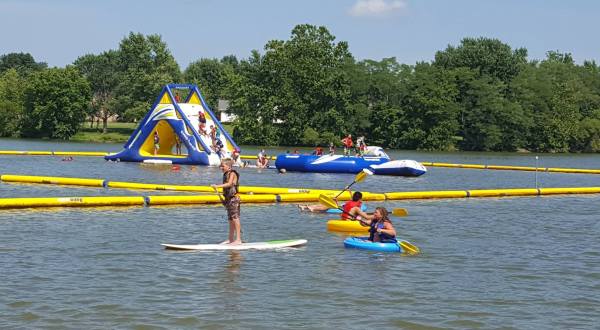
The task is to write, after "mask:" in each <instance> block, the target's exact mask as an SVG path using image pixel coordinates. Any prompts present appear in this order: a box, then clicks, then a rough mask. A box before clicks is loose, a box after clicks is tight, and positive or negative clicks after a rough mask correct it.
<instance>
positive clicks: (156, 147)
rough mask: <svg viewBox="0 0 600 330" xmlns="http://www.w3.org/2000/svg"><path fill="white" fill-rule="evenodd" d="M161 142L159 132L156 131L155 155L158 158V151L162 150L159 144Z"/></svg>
mask: <svg viewBox="0 0 600 330" xmlns="http://www.w3.org/2000/svg"><path fill="white" fill-rule="evenodd" d="M159 142H160V137H159V136H158V131H154V155H155V156H156V155H157V154H158V149H159V148H160V145H159V144H158V143H159Z"/></svg>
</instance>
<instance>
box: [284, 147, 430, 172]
mask: <svg viewBox="0 0 600 330" xmlns="http://www.w3.org/2000/svg"><path fill="white" fill-rule="evenodd" d="M275 166H276V167H277V169H285V170H286V171H296V172H320V173H358V172H360V171H362V170H363V169H368V170H370V171H371V172H373V173H374V174H378V175H396V176H420V175H423V174H425V173H426V172H427V169H426V168H425V166H423V165H422V164H421V163H419V162H417V161H415V160H391V159H390V157H389V156H388V155H387V154H386V153H385V152H384V151H383V149H382V148H381V147H375V146H370V147H368V148H367V152H366V153H365V155H364V156H362V157H351V156H343V155H329V154H328V155H323V156H315V155H299V154H282V155H278V156H277V159H276V160H275Z"/></svg>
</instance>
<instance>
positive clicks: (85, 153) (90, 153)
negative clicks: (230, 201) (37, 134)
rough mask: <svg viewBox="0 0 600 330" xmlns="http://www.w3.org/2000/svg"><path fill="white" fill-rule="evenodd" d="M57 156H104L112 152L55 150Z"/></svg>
mask: <svg viewBox="0 0 600 330" xmlns="http://www.w3.org/2000/svg"><path fill="white" fill-rule="evenodd" d="M53 153H54V155H55V156H84V157H104V156H107V155H110V154H111V153H110V152H100V151H54V152H53Z"/></svg>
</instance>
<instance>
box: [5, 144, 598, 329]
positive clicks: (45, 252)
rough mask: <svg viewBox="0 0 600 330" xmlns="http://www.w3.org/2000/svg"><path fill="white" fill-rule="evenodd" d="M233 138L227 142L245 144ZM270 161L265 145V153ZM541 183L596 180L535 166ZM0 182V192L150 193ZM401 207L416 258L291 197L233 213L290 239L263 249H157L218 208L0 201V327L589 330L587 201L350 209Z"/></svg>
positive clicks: (264, 232)
mask: <svg viewBox="0 0 600 330" xmlns="http://www.w3.org/2000/svg"><path fill="white" fill-rule="evenodd" d="M120 149H121V145H120V144H78V143H56V142H43V141H25V140H10V139H0V150H56V151H63V150H77V151H86V150H90V151H118V150H120ZM255 151H256V149H252V148H244V150H243V152H244V153H246V154H248V153H255ZM272 151H273V152H272V153H273V154H274V153H275V150H274V149H272ZM391 155H392V156H393V158H396V159H415V160H419V161H438V162H453V163H472V164H501V165H522V166H535V155H532V154H497V153H422V152H403V151H394V152H391ZM538 162H539V166H540V167H573V168H600V156H599V155H540V159H539V161H538ZM0 174H27V175H52V176H72V177H89V178H105V179H110V180H121V181H136V182H150V183H173V184H198V185H205V184H209V183H215V182H218V181H219V180H220V178H221V172H220V171H219V170H218V169H217V168H207V167H199V168H198V169H197V170H195V171H193V170H191V168H190V167H189V166H182V169H181V171H178V172H174V171H171V170H170V169H169V168H168V167H167V168H164V167H158V168H157V167H151V166H143V165H140V164H133V163H111V162H105V161H104V160H103V159H102V158H98V157H75V160H74V161H72V162H62V161H61V158H60V157H45V156H0ZM352 178H353V175H344V174H311V173H287V174H284V175H279V174H276V172H275V171H273V170H256V169H243V170H241V183H242V184H243V185H264V186H280V187H309V188H326V189H339V188H342V187H343V186H345V185H346V184H348V183H350V182H351V181H352ZM538 181H539V185H540V186H541V187H578V186H600V175H584V174H559V173H539V174H538ZM534 185H535V173H532V172H517V171H482V170H467V169H449V168H429V172H428V173H427V174H425V175H423V176H422V177H419V178H400V177H398V178H397V177H380V176H371V177H369V178H367V180H365V181H364V182H362V183H360V184H357V188H359V189H361V190H364V191H373V192H386V191H415V190H456V189H491V188H523V187H534ZM161 193H162V194H165V193H166V194H176V193H174V192H154V191H128V190H108V189H102V188H76V187H64V186H46V185H24V184H9V183H0V197H34V196H39V197H42V196H52V197H55V196H97V195H105V196H109V195H136V196H139V195H156V194H161ZM368 205H369V206H370V207H371V208H372V207H374V206H378V205H385V206H386V207H388V208H394V207H405V208H407V209H408V211H409V213H410V215H409V216H408V217H405V218H394V219H393V221H394V224H395V226H396V229H397V230H398V232H399V236H400V237H401V238H403V239H406V240H408V241H410V242H412V243H413V244H415V245H417V246H419V247H420V249H421V250H422V254H421V255H418V256H415V257H406V256H401V255H398V254H384V253H373V252H366V251H360V250H346V249H345V248H344V246H343V244H342V241H343V237H342V236H336V235H333V234H331V233H328V232H327V231H326V230H325V222H326V220H327V219H330V218H331V217H327V216H323V215H309V214H304V213H299V212H298V209H297V207H296V206H295V205H293V204H279V205H278V204H265V205H242V225H243V230H244V235H243V236H244V239H245V240H246V241H264V240H270V239H287V238H306V239H308V241H309V242H308V245H307V246H306V247H303V248H299V249H289V250H281V251H242V252H208V253H207V252H198V253H196V252H191V253H177V252H169V251H165V250H163V249H162V248H161V246H160V243H166V242H169V243H181V244H189V243H213V242H219V241H221V240H223V239H224V238H225V236H226V234H227V222H226V214H225V211H224V209H223V208H222V207H219V206H186V207H181V206H177V207H130V208H62V209H47V210H43V209H35V210H33V209H25V210H4V211H2V210H0V265H1V270H0V279H1V281H0V327H1V328H5V329H13V328H22V329H30V328H56V329H65V328H66V329H84V328H85V329H106V328H135V329H171V328H191V329H197V328H203V329H221V328H233V329H247V328H254V329H257V328H307V329H332V328H359V329H363V328H371V327H373V328H403V329H434V328H435V329H437V328H445V329H465V328H486V329H489V328H492V329H498V328H518V329H543V328H556V329H575V328H596V329H598V327H599V324H600V317H599V316H598V315H600V251H599V247H600V224H599V219H600V216H599V214H600V196H599V195H578V196H554V197H524V198H487V199H448V200H419V201H397V202H385V203H374V202H372V203H368Z"/></svg>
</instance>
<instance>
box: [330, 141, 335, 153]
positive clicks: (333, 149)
mask: <svg viewBox="0 0 600 330" xmlns="http://www.w3.org/2000/svg"><path fill="white" fill-rule="evenodd" d="M329 154H330V155H331V156H333V155H335V145H334V144H333V142H329Z"/></svg>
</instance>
